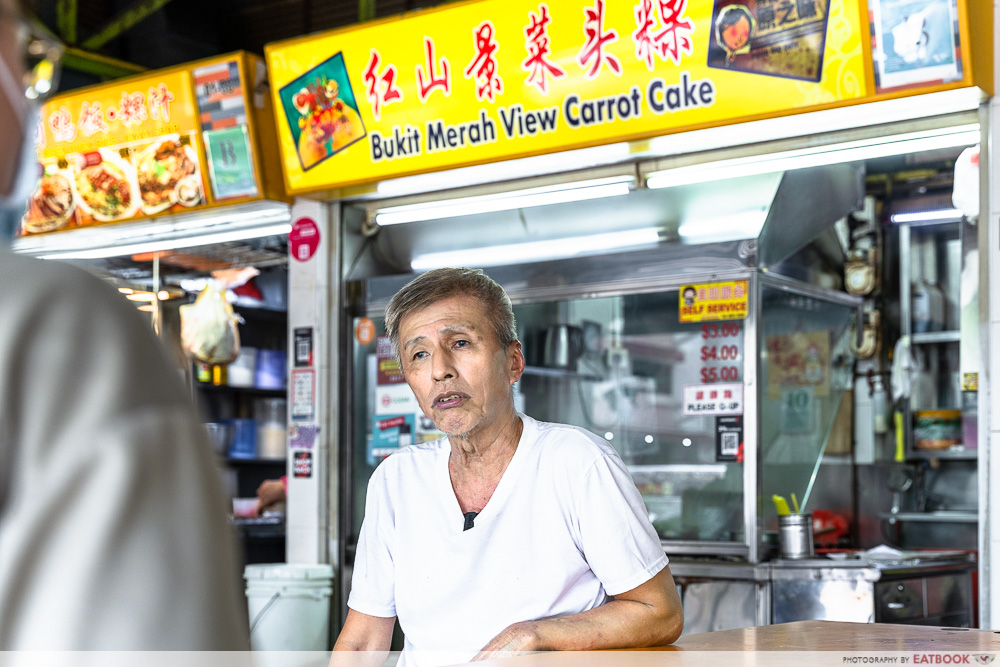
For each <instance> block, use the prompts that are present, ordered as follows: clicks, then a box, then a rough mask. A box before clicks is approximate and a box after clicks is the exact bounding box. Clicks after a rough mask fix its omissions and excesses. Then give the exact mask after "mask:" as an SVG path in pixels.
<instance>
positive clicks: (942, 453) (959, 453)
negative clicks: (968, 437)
mask: <svg viewBox="0 0 1000 667" xmlns="http://www.w3.org/2000/svg"><path fill="white" fill-rule="evenodd" d="M907 458H908V459H911V460H918V461H922V460H924V459H948V460H950V461H975V460H976V459H978V458H979V450H978V449H955V448H952V449H911V450H910V452H909V454H908V455H907Z"/></svg>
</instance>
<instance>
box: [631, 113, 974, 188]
mask: <svg viewBox="0 0 1000 667" xmlns="http://www.w3.org/2000/svg"><path fill="white" fill-rule="evenodd" d="M979 138H980V137H979V124H978V123H972V124H969V125H961V126H958V127H952V128H945V129H939V130H925V131H921V132H910V133H907V134H899V135H892V136H888V137H873V138H869V139H861V140H858V141H849V142H844V143H841V144H834V145H831V146H816V147H812V148H802V149H798V150H792V151H783V152H781V153H771V154H768V155H755V156H751V157H746V158H734V159H732V160H719V161H716V162H706V163H703V164H697V165H691V166H686V167H678V168H676V169H665V170H663V171H656V172H653V173H651V174H649V175H648V176H647V178H646V187H648V188H653V189H656V188H671V187H676V186H679V185H692V184H695V183H707V182H709V181H716V180H725V179H729V178H739V177H740V176H755V175H758V174H769V173H773V172H776V171H789V170H792V169H804V168H807V167H819V166H824V165H831V164H840V163H843V162H856V161H859V160H871V159H874V158H880V157H889V156H892V155H904V154H906V153H916V152H919V151H930V150H938V149H942V148H957V147H960V146H973V145H975V144H977V143H979Z"/></svg>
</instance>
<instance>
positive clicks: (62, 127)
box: [49, 107, 76, 143]
mask: <svg viewBox="0 0 1000 667" xmlns="http://www.w3.org/2000/svg"><path fill="white" fill-rule="evenodd" d="M49 129H50V130H52V138H53V139H54V140H55V141H56V143H59V142H71V141H73V140H74V139H76V125H74V124H73V116H72V114H70V112H69V109H67V108H66V107H59V108H58V109H57V110H55V111H53V112H52V113H51V114H49Z"/></svg>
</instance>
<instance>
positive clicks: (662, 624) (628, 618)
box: [474, 567, 684, 660]
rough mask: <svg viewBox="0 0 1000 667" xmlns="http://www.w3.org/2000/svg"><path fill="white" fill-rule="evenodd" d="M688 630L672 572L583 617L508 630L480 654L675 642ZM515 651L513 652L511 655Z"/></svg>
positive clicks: (531, 623)
mask: <svg viewBox="0 0 1000 667" xmlns="http://www.w3.org/2000/svg"><path fill="white" fill-rule="evenodd" d="M683 627H684V611H683V608H682V607H681V600H680V596H678V595H677V587H676V585H675V584H674V578H673V576H671V574H670V568H669V567H665V568H663V570H661V571H660V572H659V573H658V574H657V575H656V576H654V577H653V578H652V579H650V580H649V581H647V582H646V583H644V584H640V585H639V586H636V587H635V588H633V589H632V590H630V591H625V592H624V593H621V594H619V595H616V596H614V598H613V599H612V600H610V601H609V602H607V603H606V604H603V605H601V606H600V607H594V608H593V609H591V610H589V611H585V612H581V613H579V614H570V615H569V616H560V617H558V618H546V619H542V620H538V621H526V622H523V623H515V624H513V625H510V626H508V627H507V628H505V629H504V631H503V632H501V633H500V634H499V635H497V636H496V637H494V638H493V639H492V640H490V642H489V643H488V644H487V645H486V646H484V647H483V649H482V650H481V651H480V652H479V654H477V655H476V657H475V658H474V659H475V660H486V659H489V658H492V657H498V656H495V653H496V652H505V654H504V655H505V656H507V655H510V654H512V653H526V652H531V651H580V650H589V651H595V650H601V649H613V648H645V647H647V646H662V645H664V644H672V643H673V642H674V641H676V639H677V638H678V637H679V636H680V634H681V630H682V629H683ZM506 652H510V653H506Z"/></svg>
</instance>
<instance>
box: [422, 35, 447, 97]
mask: <svg viewBox="0 0 1000 667" xmlns="http://www.w3.org/2000/svg"><path fill="white" fill-rule="evenodd" d="M424 54H425V56H426V58H427V60H426V63H427V64H426V66H425V67H421V66H420V65H417V67H416V70H417V97H419V98H420V102H421V103H423V102H426V101H427V98H428V97H430V96H431V93H432V92H434V89H435V88H440V89H441V90H442V91H444V96H445V97H448V96H449V95H451V69H450V68H449V67H448V59H447V58H445V57H444V56H442V57H441V60H439V61H438V63H439V64H440V70H439V72H438V71H435V69H434V40H433V39H431V38H430V37H428V36H427V35H424ZM425 74H426V76H425Z"/></svg>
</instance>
